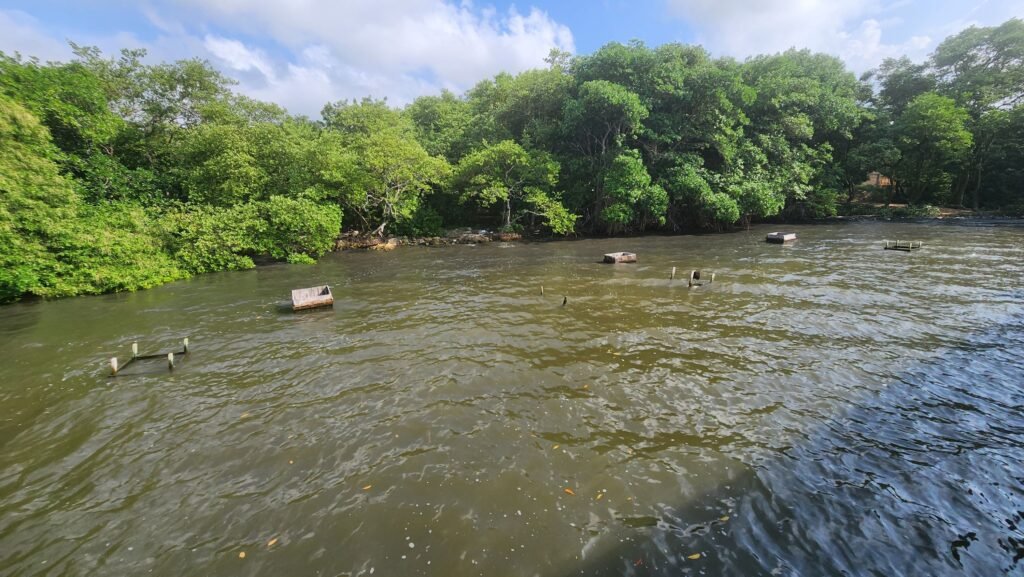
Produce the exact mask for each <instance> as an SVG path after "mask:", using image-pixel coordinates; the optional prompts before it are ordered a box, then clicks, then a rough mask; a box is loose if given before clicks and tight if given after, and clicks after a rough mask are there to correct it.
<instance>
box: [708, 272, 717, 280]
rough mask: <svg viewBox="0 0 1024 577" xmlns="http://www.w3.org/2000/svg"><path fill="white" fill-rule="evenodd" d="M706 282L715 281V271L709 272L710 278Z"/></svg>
mask: <svg viewBox="0 0 1024 577" xmlns="http://www.w3.org/2000/svg"><path fill="white" fill-rule="evenodd" d="M708 282H715V273H711V280H709V281H708Z"/></svg>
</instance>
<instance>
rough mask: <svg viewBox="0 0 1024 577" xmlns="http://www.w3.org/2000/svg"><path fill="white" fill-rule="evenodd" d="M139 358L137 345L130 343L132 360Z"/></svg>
mask: <svg viewBox="0 0 1024 577" xmlns="http://www.w3.org/2000/svg"><path fill="white" fill-rule="evenodd" d="M137 356H139V343H137V342H134V343H132V358H133V359H134V358H135V357H137Z"/></svg>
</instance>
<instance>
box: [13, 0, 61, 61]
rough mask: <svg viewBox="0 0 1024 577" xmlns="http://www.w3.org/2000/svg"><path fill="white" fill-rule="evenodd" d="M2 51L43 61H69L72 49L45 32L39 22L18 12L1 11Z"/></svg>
mask: <svg viewBox="0 0 1024 577" xmlns="http://www.w3.org/2000/svg"><path fill="white" fill-rule="evenodd" d="M0 51H3V52H5V53H7V54H9V55H11V56H13V55H14V53H15V52H18V53H20V54H21V55H22V56H23V57H25V58H28V57H30V56H35V57H36V58H39V59H40V60H42V61H44V62H45V61H48V60H67V59H68V58H69V57H71V48H70V47H69V46H68V44H67V42H63V41H61V40H58V39H56V38H53V37H52V36H50V35H48V34H47V33H46V32H44V31H43V30H42V29H41V28H40V26H39V21H37V20H36V19H35V18H33V17H31V16H29V15H28V14H25V13H24V12H20V11H18V10H0Z"/></svg>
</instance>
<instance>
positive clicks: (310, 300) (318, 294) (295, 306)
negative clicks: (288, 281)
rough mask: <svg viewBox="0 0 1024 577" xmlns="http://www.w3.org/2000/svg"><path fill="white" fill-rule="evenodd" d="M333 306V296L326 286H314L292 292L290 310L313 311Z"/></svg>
mask: <svg viewBox="0 0 1024 577" xmlns="http://www.w3.org/2000/svg"><path fill="white" fill-rule="evenodd" d="M330 306H334V295H333V294H331V287H329V286H328V285H321V286H315V287H310V288H304V289H295V290H293V291H292V310H293V311H300V310H303V309H313V308H317V307H330Z"/></svg>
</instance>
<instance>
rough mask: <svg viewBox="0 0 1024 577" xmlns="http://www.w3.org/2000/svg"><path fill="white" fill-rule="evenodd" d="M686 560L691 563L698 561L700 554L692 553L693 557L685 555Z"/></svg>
mask: <svg viewBox="0 0 1024 577" xmlns="http://www.w3.org/2000/svg"><path fill="white" fill-rule="evenodd" d="M686 558H687V559H689V560H691V561H696V560H697V559H700V553H694V554H693V555H687V556H686Z"/></svg>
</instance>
